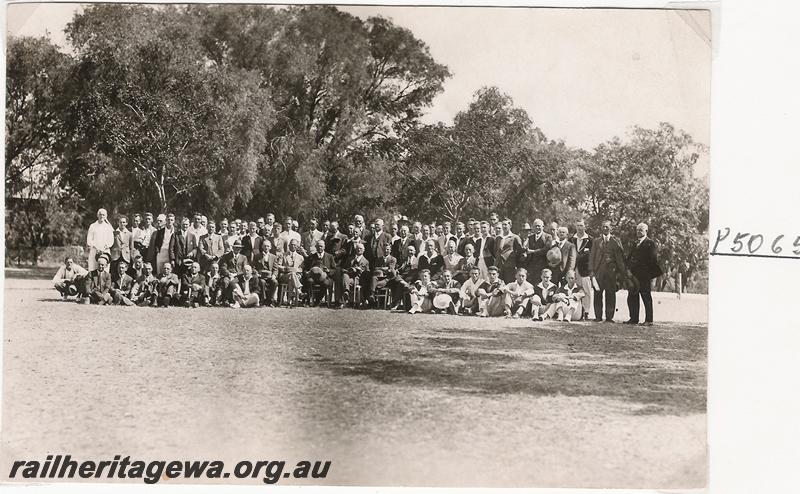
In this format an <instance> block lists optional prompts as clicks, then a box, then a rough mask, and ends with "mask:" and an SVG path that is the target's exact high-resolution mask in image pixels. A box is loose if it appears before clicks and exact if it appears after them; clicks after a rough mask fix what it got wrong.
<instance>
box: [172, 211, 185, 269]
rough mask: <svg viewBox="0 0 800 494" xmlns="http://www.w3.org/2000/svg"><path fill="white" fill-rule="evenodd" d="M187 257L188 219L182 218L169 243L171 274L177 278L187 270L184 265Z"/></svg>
mask: <svg viewBox="0 0 800 494" xmlns="http://www.w3.org/2000/svg"><path fill="white" fill-rule="evenodd" d="M188 256H189V218H186V217H183V218H182V219H181V222H180V224H178V230H177V231H176V232H175V234H173V235H172V238H171V239H170V243H169V262H170V263H172V266H173V272H174V273H175V274H176V275H177V276H178V277H180V276H183V274H184V273H185V272H186V271H187V270H188V269H189V266H185V265H184V262H183V261H184V260H185V259H186V258H187V257H188Z"/></svg>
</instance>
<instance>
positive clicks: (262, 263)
mask: <svg viewBox="0 0 800 494" xmlns="http://www.w3.org/2000/svg"><path fill="white" fill-rule="evenodd" d="M253 271H255V272H256V274H258V276H260V277H261V278H271V277H273V276H277V275H278V256H276V255H275V254H273V253H271V252H267V253H266V254H256V256H255V259H253Z"/></svg>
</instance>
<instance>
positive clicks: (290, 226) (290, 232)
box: [276, 216, 303, 254]
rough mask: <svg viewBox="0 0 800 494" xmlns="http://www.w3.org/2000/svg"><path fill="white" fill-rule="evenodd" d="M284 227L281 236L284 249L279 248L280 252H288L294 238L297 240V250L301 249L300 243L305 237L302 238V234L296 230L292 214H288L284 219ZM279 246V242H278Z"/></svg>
mask: <svg viewBox="0 0 800 494" xmlns="http://www.w3.org/2000/svg"><path fill="white" fill-rule="evenodd" d="M283 224H284V228H283V232H281V234H280V236H279V238H280V239H281V241H282V242H283V244H282V245H283V249H282V250H281V249H280V248H279V249H278V254H280V253H281V252H286V251H287V250H288V248H289V244H290V243H291V241H292V240H294V241H295V243H296V245H295V250H296V251H300V245H301V244H302V241H303V239H302V238H300V234H299V233H297V232H296V231H294V220H293V219H292V217H291V216H287V217H286V219H284V220H283ZM276 246H277V244H276Z"/></svg>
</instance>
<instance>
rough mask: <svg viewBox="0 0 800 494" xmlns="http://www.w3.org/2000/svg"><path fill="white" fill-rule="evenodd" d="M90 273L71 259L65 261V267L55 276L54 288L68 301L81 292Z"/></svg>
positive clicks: (60, 268)
mask: <svg viewBox="0 0 800 494" xmlns="http://www.w3.org/2000/svg"><path fill="white" fill-rule="evenodd" d="M87 274H89V272H88V271H86V270H85V269H83V268H82V267H81V266H79V265H78V264H76V263H75V261H74V260H73V259H72V258H71V257H67V258H65V259H64V265H63V266H61V267H59V268H58V271H56V275H55V276H53V286H54V287H55V289H56V290H58V293H60V294H61V296H62V297H63V298H64V300H67V299H68V298H69V297H70V296H73V295H77V294H78V292H80V290H79V287H81V285H82V284H83V281H84V279H85V278H86V275H87Z"/></svg>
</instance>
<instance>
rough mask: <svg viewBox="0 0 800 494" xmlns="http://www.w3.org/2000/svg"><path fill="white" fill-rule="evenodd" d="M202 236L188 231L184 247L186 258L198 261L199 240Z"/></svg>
mask: <svg viewBox="0 0 800 494" xmlns="http://www.w3.org/2000/svg"><path fill="white" fill-rule="evenodd" d="M203 236H205V235H203ZM201 239H202V236H200V234H199V233H197V232H196V231H192V230H189V234H188V235H187V236H186V240H187V245H186V257H191V258H192V259H195V260H199V259H200V240H201Z"/></svg>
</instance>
